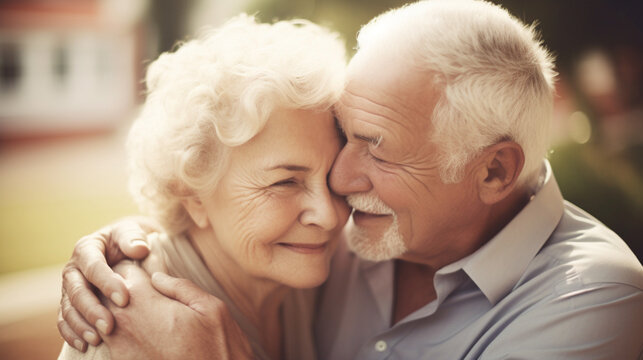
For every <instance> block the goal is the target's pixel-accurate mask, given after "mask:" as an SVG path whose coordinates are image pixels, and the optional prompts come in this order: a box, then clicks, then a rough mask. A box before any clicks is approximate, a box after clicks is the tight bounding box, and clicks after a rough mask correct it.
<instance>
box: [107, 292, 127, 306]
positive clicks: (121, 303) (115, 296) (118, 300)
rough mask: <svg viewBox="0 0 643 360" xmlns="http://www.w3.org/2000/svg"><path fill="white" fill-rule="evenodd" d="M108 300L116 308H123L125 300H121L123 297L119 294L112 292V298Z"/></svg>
mask: <svg viewBox="0 0 643 360" xmlns="http://www.w3.org/2000/svg"><path fill="white" fill-rule="evenodd" d="M110 299H112V301H113V302H114V304H116V305H118V306H125V299H124V298H123V295H121V293H119V292H113V293H112V296H110Z"/></svg>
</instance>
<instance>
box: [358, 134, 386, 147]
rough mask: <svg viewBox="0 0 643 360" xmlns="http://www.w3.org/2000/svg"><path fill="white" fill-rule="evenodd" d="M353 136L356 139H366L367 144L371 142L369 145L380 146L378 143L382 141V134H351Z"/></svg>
mask: <svg viewBox="0 0 643 360" xmlns="http://www.w3.org/2000/svg"><path fill="white" fill-rule="evenodd" d="M353 136H354V137H355V138H356V139H358V140H362V141H366V142H367V143H369V144H371V145H373V146H375V147H378V146H380V144H381V143H382V135H378V136H368V135H361V134H353Z"/></svg>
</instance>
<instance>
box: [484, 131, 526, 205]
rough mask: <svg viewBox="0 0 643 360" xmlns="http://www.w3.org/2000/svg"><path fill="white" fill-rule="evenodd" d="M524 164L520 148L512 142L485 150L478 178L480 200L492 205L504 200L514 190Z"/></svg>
mask: <svg viewBox="0 0 643 360" xmlns="http://www.w3.org/2000/svg"><path fill="white" fill-rule="evenodd" d="M524 164H525V154H524V153H523V151H522V147H520V145H518V144H517V143H515V142H513V141H502V142H499V143H497V144H494V145H491V146H489V147H488V148H486V149H485V150H484V151H483V154H482V163H481V167H480V169H479V171H480V172H479V174H480V176H478V194H479V196H480V200H481V201H482V202H483V203H485V204H487V205H493V204H495V203H497V202H500V201H501V200H503V199H504V198H506V197H507V196H508V195H509V194H510V193H511V192H512V191H513V190H514V189H515V187H516V184H517V180H518V176H519V175H520V172H521V171H522V167H523V166H524Z"/></svg>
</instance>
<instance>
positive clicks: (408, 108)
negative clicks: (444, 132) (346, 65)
mask: <svg viewBox="0 0 643 360" xmlns="http://www.w3.org/2000/svg"><path fill="white" fill-rule="evenodd" d="M352 83H353V87H355V86H359V92H360V93H363V95H358V94H357V93H356V92H355V90H351V86H350V85H351V83H349V84H348V85H347V86H346V87H345V88H344V93H348V94H350V95H352V96H356V97H359V98H362V99H364V100H366V101H369V102H372V103H374V104H375V105H378V106H383V107H385V108H387V109H390V110H391V111H394V112H395V113H398V114H400V115H401V113H400V111H396V110H393V109H392V108H390V107H388V106H385V105H381V103H378V102H375V101H373V100H371V98H377V97H382V96H381V95H382V94H383V95H384V96H385V98H386V99H387V100H389V101H390V103H392V104H395V105H396V107H399V108H402V109H403V110H404V111H405V112H407V113H408V114H412V115H414V116H417V117H419V118H423V119H426V120H427V121H428V120H429V119H430V117H431V115H432V113H433V107H434V106H435V104H433V105H434V106H432V107H431V108H430V109H429V111H428V112H427V113H425V112H423V111H422V110H420V109H418V108H417V107H415V106H413V105H412V104H409V99H408V97H407V96H405V94H404V93H406V91H399V87H397V86H393V87H392V88H389V87H387V86H384V85H379V86H375V85H373V86H366V85H356V84H355V81H354V80H353V82H352ZM425 86H429V85H425ZM374 88H376V90H374ZM392 89H397V90H398V91H393V90H392ZM425 90H429V89H428V88H426V89H421V92H422V93H424V92H425ZM413 95H417V94H416V93H415V92H414V93H413ZM427 96H428V95H427ZM436 100H437V99H431V98H430V96H429V97H427V98H426V99H422V103H423V104H425V103H429V102H432V103H435V101H436Z"/></svg>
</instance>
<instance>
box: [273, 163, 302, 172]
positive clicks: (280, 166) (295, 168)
mask: <svg viewBox="0 0 643 360" xmlns="http://www.w3.org/2000/svg"><path fill="white" fill-rule="evenodd" d="M277 169H284V170H288V171H303V172H305V171H310V168H309V167H307V166H301V165H293V164H278V165H273V166H269V167H267V168H265V170H267V171H271V170H277Z"/></svg>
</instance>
